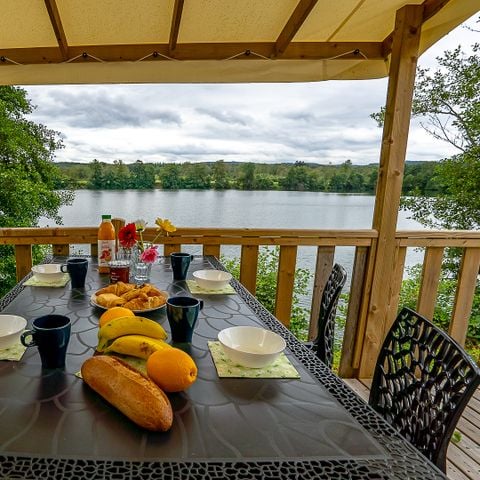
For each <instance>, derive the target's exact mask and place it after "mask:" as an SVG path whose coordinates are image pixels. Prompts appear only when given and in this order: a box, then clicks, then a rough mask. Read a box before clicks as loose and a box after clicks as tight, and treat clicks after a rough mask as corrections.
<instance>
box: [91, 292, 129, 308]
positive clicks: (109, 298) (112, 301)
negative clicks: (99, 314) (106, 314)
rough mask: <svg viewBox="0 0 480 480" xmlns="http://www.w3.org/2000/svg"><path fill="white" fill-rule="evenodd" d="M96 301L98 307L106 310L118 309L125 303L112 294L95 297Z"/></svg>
mask: <svg viewBox="0 0 480 480" xmlns="http://www.w3.org/2000/svg"><path fill="white" fill-rule="evenodd" d="M96 301H97V303H98V304H99V305H101V306H102V307H106V308H112V307H119V306H120V305H123V304H124V303H126V300H125V299H124V298H122V297H119V296H117V295H115V294H114V293H101V294H100V295H98V296H97V299H96Z"/></svg>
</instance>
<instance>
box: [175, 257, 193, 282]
mask: <svg viewBox="0 0 480 480" xmlns="http://www.w3.org/2000/svg"><path fill="white" fill-rule="evenodd" d="M192 260H193V255H190V254H189V253H183V252H176V253H171V254H170V263H171V265H172V270H173V279H174V280H185V279H186V278H187V272H188V267H189V266H190V262H191V261H192Z"/></svg>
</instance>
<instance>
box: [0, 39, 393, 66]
mask: <svg viewBox="0 0 480 480" xmlns="http://www.w3.org/2000/svg"><path fill="white" fill-rule="evenodd" d="M169 47H170V46H169V44H168V43H148V44H132V45H130V44H128V45H74V46H69V47H68V55H69V57H70V58H76V57H79V58H77V59H76V60H75V61H74V62H76V63H81V62H97V61H98V60H95V58H92V57H96V58H98V59H100V60H103V61H105V62H134V61H137V60H139V59H140V58H143V57H148V58H145V60H143V61H144V62H148V61H155V62H158V61H166V62H168V61H170V60H168V57H169V56H170V49H169ZM274 50H275V43H274V42H257V43H178V44H177V45H176V47H175V59H177V60H225V59H226V58H230V57H232V56H235V55H238V54H239V53H242V52H248V51H250V52H255V53H257V54H259V55H262V56H264V57H271V56H272V55H273V52H274ZM355 51H357V52H361V53H362V54H363V55H365V57H367V58H368V60H384V57H383V53H382V42H292V43H290V44H289V45H288V47H287V49H286V50H285V52H284V53H283V54H282V60H324V59H326V58H332V57H338V59H341V60H349V59H350V60H352V59H354V60H359V61H366V58H364V57H363V56H362V55H359V54H358V53H355ZM154 52H157V53H158V54H159V55H156V56H154V55H153V54H154ZM347 52H350V53H348V54H347ZM83 53H86V54H87V56H85V57H83V56H82V54H83ZM89 55H90V56H89ZM149 55H150V56H149ZM162 55H163V56H162ZM0 56H3V57H6V58H9V59H11V60H13V61H15V62H17V63H20V64H22V65H28V64H42V63H49V64H50V63H62V62H63V61H64V60H65V58H64V57H62V55H61V54H60V51H59V49H58V48H57V47H37V48H3V49H2V48H0ZM258 59H259V57H258V56H257V55H240V56H238V57H236V58H235V60H229V61H250V60H258ZM272 61H274V60H272ZM332 61H333V60H332ZM8 65H9V63H8V62H0V68H1V67H2V66H8Z"/></svg>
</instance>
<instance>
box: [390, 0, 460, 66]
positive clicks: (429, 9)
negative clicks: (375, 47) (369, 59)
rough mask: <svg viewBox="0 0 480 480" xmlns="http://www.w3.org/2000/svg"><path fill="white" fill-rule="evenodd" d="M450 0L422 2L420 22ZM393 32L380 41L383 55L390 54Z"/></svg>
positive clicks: (427, 0)
mask: <svg viewBox="0 0 480 480" xmlns="http://www.w3.org/2000/svg"><path fill="white" fill-rule="evenodd" d="M450 1H451V0H425V2H423V5H422V6H423V20H422V24H423V23H425V22H426V21H427V20H429V19H430V18H432V17H433V16H434V15H436V14H437V13H438V12H439V11H440V10H441V9H442V8H443V7H444V6H445V5H447V3H449V2H450ZM393 33H394V32H392V33H390V34H389V35H387V36H386V37H385V39H384V40H383V42H382V45H383V47H382V52H383V55H384V57H387V56H388V55H390V53H391V51H392V42H393Z"/></svg>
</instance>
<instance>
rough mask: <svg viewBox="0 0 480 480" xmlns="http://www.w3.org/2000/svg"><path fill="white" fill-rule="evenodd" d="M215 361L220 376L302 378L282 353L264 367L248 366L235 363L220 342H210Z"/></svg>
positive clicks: (209, 346) (209, 345)
mask: <svg viewBox="0 0 480 480" xmlns="http://www.w3.org/2000/svg"><path fill="white" fill-rule="evenodd" d="M208 348H209V349H210V353H211V354H212V358H213V363H214V364H215V368H216V369H217V373H218V376H219V377H231V378H300V374H299V373H298V372H297V370H296V368H295V367H294V366H293V365H292V364H291V363H290V360H289V359H288V358H287V356H286V355H285V354H284V353H282V354H280V356H279V357H278V358H277V360H275V362H274V363H272V364H271V365H268V367H264V368H247V367H242V366H241V365H237V364H235V363H233V362H232V361H231V360H230V359H229V358H228V357H227V356H226V355H225V352H224V351H223V348H222V345H221V344H220V342H213V341H210V342H208Z"/></svg>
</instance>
